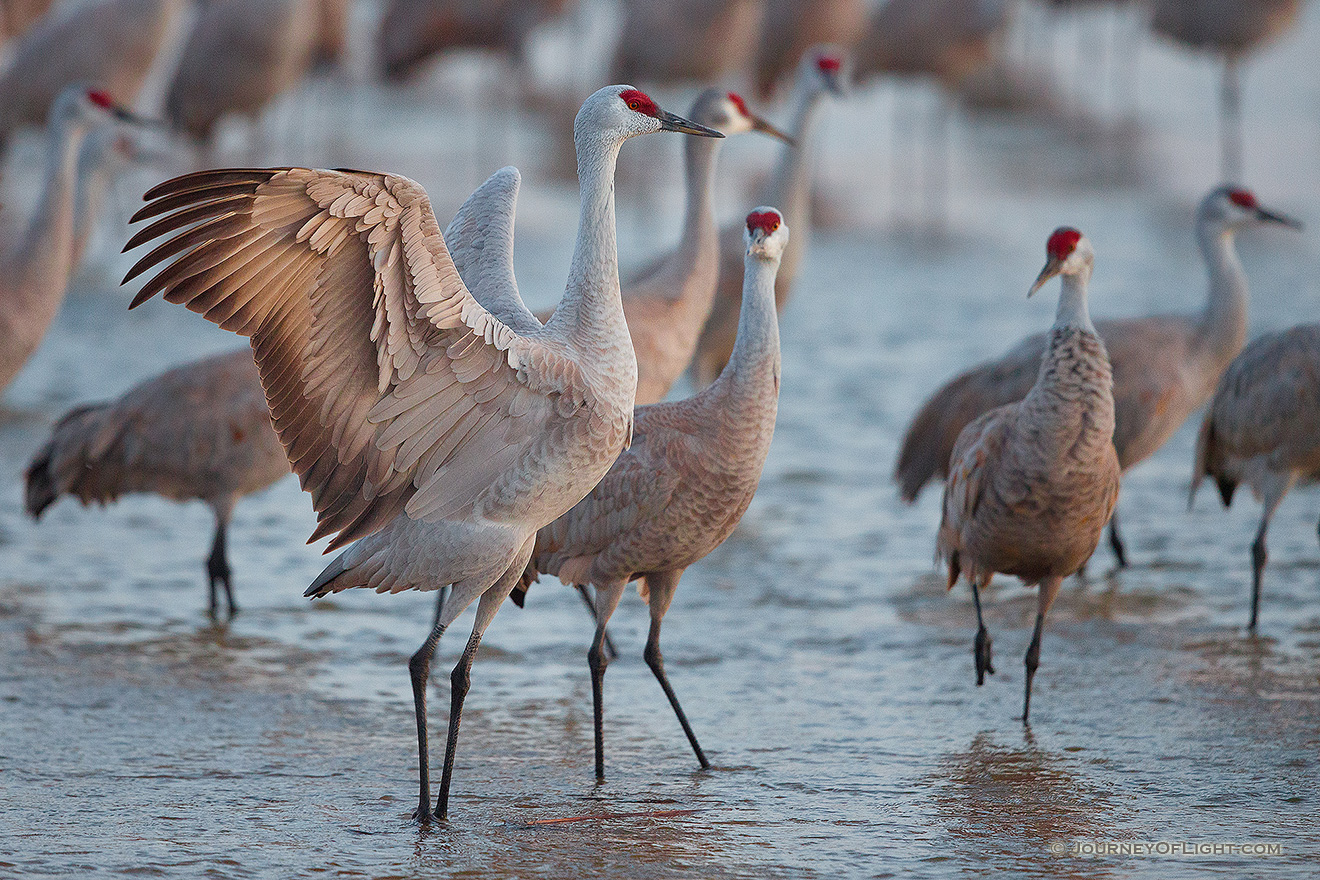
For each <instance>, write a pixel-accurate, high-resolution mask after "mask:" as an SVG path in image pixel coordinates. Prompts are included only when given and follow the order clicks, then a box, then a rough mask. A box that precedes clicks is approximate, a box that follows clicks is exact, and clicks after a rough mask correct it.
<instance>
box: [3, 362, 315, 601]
mask: <svg viewBox="0 0 1320 880" xmlns="http://www.w3.org/2000/svg"><path fill="white" fill-rule="evenodd" d="M288 473H289V460H288V459H287V458H285V456H284V447H282V446H280V441H279V438H278V437H276V436H275V430H274V429H273V428H272V427H271V423H270V411H269V410H268V409H267V408H266V395H265V393H264V392H263V391H262V390H261V382H260V381H259V380H258V377H257V367H256V365H255V364H254V363H253V362H252V351H251V350H250V349H248V348H242V349H239V350H238V351H233V352H229V353H228V354H222V355H216V356H213V357H209V358H203V359H202V360H200V361H196V362H194V363H191V364H187V365H185V366H182V367H176V368H174V369H172V370H168V371H167V372H165V373H163V374H161V375H159V376H156V377H154V378H152V379H148V380H147V381H145V382H142V383H141V384H139V385H137V386H135V387H133V388H132V389H130V390H129V391H128V392H127V393H125V394H124V395H123V396H122V397H120V398H119V399H117V400H112V401H107V402H105V403H97V404H91V405H90V406H79V407H76V408H75V409H73V410H70V411H69V413H68V414H67V415H65V416H64V418H62V419H60V420H59V422H57V423H56V425H55V428H54V430H53V431H52V432H51V436H50V439H49V440H47V441H46V443H45V445H43V446H42V447H41V449H40V450H39V451H38V452H37V454H36V455H35V456H33V458H32V461H31V463H30V464H29V465H28V467H27V472H26V480H27V511H28V513H29V514H31V515H32V516H33V517H34V518H38V519H39V518H40V517H41V514H42V513H43V512H44V511H45V510H46V508H47V507H49V506H50V505H52V504H54V503H55V501H56V500H58V499H59V497H60V496H61V495H73V496H75V497H77V498H78V500H79V501H81V502H82V503H83V504H89V503H91V502H97V503H99V504H106V503H108V502H111V501H116V500H118V499H119V498H120V497H121V496H123V495H127V494H129V493H132V492H151V493H154V494H156V495H161V496H164V497H165V498H169V499H171V500H173V501H191V500H193V499H197V500H199V501H204V502H206V504H207V505H208V506H210V508H211V510H212V512H213V513H214V514H215V537H214V538H213V539H212V542H211V555H210V556H209V557H207V560H206V576H207V580H208V582H209V584H210V597H211V599H210V612H211V616H212V617H215V616H216V614H217V610H218V607H219V600H218V595H217V589H216V588H217V587H218V586H223V587H224V591H225V601H226V604H227V608H226V610H227V612H228V616H229V617H233V616H234V614H235V612H237V611H238V605H237V604H236V603H235V602H234V589H233V581H232V574H231V569H230V566H229V559H228V555H227V553H226V550H225V541H226V535H227V533H228V531H229V519H230V516H231V514H232V513H233V510H234V505H235V504H236V503H238V501H239V499H241V498H243V497H244V496H246V495H250V494H252V493H253V492H258V491H260V490H262V489H265V488H266V487H267V486H269V485H270V484H272V483H274V482H275V481H276V480H278V479H279V478H280V477H283V476H285V475H287V474H288Z"/></svg>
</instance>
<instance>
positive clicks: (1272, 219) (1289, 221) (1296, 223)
mask: <svg viewBox="0 0 1320 880" xmlns="http://www.w3.org/2000/svg"><path fill="white" fill-rule="evenodd" d="M1256 218H1257V219H1258V220H1260V221H1261V222H1263V223H1278V224H1279V225H1281V226H1287V227H1288V228H1289V229H1297V230H1301V229H1302V228H1303V226H1302V221H1300V220H1295V219H1293V218H1292V217H1289V216H1288V215H1287V214H1278V213H1275V212H1274V211H1270V210H1267V209H1265V208H1257V209H1256Z"/></svg>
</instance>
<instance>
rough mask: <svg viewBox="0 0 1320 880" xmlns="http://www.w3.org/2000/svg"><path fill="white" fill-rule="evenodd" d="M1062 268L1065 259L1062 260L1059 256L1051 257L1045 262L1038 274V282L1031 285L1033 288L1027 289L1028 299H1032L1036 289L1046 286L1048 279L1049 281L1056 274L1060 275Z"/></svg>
mask: <svg viewBox="0 0 1320 880" xmlns="http://www.w3.org/2000/svg"><path fill="white" fill-rule="evenodd" d="M1062 269H1063V260H1060V259H1059V258H1058V257H1050V258H1049V260H1048V261H1047V262H1046V263H1045V268H1044V269H1041V270H1040V274H1039V275H1037V276H1036V283H1035V284H1033V285H1031V290H1028V291H1027V299H1031V297H1032V296H1034V295H1035V293H1036V291H1038V290H1040V289H1041V288H1042V287H1044V286H1045V282H1046V281H1049V280H1050V279H1051V278H1053V277H1054V276H1055V275H1058V274H1059V272H1060V271H1061V270H1062Z"/></svg>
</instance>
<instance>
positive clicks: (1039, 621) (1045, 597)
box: [1022, 577, 1063, 724]
mask: <svg viewBox="0 0 1320 880" xmlns="http://www.w3.org/2000/svg"><path fill="white" fill-rule="evenodd" d="M1062 585H1063V578H1056V577H1052V578H1046V579H1045V580H1043V581H1041V582H1040V587H1039V589H1040V594H1039V595H1038V596H1037V604H1036V628H1035V629H1034V630H1033V631H1032V633H1031V645H1030V646H1028V648H1027V656H1026V660H1025V663H1026V667H1027V685H1026V692H1025V695H1024V696H1023V699H1022V723H1023V724H1030V716H1031V684H1032V682H1033V681H1034V680H1035V678H1036V669H1037V668H1038V667H1039V666H1040V635H1041V631H1042V630H1044V629H1045V615H1047V614H1049V612H1050V606H1051V605H1053V604H1054V597H1055V596H1057V595H1059V587H1060V586H1062Z"/></svg>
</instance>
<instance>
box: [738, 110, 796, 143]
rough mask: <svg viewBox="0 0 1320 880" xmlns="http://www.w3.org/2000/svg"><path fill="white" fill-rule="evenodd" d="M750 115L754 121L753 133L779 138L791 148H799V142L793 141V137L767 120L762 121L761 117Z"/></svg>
mask: <svg viewBox="0 0 1320 880" xmlns="http://www.w3.org/2000/svg"><path fill="white" fill-rule="evenodd" d="M749 115H750V117H751V120H752V131H759V132H761V133H762V134H768V135H770V136H771V137H776V138H779V139H780V140H781V141H783V142H784V143H786V144H788V145H789V146H790V147H796V146H797V141H796V140H794V139H793V137H792V135H788V134H785V133H784V132H782V131H780V130H779V129H777V128H775V127H774V126H773V125H771V124H770V123H769V122H767V121H766V120H765V119H762V118H761V117H760V116H756V115H755V114H749Z"/></svg>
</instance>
